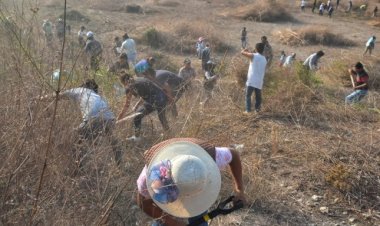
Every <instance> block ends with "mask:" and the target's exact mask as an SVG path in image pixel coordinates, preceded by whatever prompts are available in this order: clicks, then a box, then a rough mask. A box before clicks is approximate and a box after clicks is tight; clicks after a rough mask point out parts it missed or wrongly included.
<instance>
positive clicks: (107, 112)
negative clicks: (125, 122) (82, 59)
mask: <svg viewBox="0 0 380 226" xmlns="http://www.w3.org/2000/svg"><path fill="white" fill-rule="evenodd" d="M62 95H64V96H67V97H69V98H70V99H72V100H74V101H75V102H77V103H79V107H80V110H81V113H82V118H83V121H89V120H90V119H94V118H102V119H114V118H115V116H114V114H113V112H112V111H111V109H110V108H109V107H108V104H107V102H106V101H105V100H104V99H103V98H102V97H101V96H99V95H98V94H97V93H95V92H94V91H92V90H91V89H87V88H82V87H81V88H74V89H69V90H66V91H65V92H63V93H62Z"/></svg>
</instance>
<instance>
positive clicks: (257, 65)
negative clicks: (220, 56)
mask: <svg viewBox="0 0 380 226" xmlns="http://www.w3.org/2000/svg"><path fill="white" fill-rule="evenodd" d="M264 48H265V46H264V43H257V44H256V46H255V51H254V52H253V53H251V52H249V51H248V50H247V49H244V50H242V51H241V54H242V55H243V56H245V57H247V58H248V59H249V60H250V63H249V68H248V75H247V82H246V93H245V112H244V114H250V112H251V96H252V93H253V92H255V97H256V103H255V111H256V112H259V111H260V110H261V101H262V98H261V90H262V88H263V83H264V76H265V69H266V66H267V60H266V58H265V56H264V55H263V53H264Z"/></svg>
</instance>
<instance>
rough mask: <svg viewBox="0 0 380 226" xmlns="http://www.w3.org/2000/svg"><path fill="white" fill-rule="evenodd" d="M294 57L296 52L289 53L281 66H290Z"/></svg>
mask: <svg viewBox="0 0 380 226" xmlns="http://www.w3.org/2000/svg"><path fill="white" fill-rule="evenodd" d="M295 59H296V53H292V54H291V55H289V56H287V57H286V59H285V63H284V64H283V65H282V66H283V67H290V66H291V65H292V64H293V62H294V60H295Z"/></svg>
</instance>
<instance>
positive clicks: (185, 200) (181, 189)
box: [147, 141, 221, 218]
mask: <svg viewBox="0 0 380 226" xmlns="http://www.w3.org/2000/svg"><path fill="white" fill-rule="evenodd" d="M166 171H169V174H170V175H169V174H168V175H169V176H168V177H167V179H164V181H166V182H162V181H158V183H160V184H161V187H160V189H157V186H156V185H157V184H156V182H157V178H158V174H161V177H160V178H162V172H166ZM168 181H170V182H169V183H167V182H168ZM220 186H221V176H220V171H219V169H218V167H217V165H216V163H215V161H214V160H213V159H212V158H211V156H210V155H209V154H208V153H207V152H206V151H205V150H204V149H203V148H202V147H200V146H199V145H197V144H194V143H191V142H184V141H180V142H175V143H171V144H169V145H167V146H165V147H163V148H161V150H159V151H158V152H157V153H156V155H155V156H154V157H153V158H152V160H151V162H150V164H149V165H148V170H147V187H148V191H149V194H150V196H151V197H152V199H153V201H154V202H155V204H157V205H158V206H159V207H160V208H161V209H162V210H163V211H165V212H167V213H169V214H171V215H173V216H176V217H181V218H189V217H194V216H198V215H200V214H201V213H203V212H205V211H206V210H207V209H208V208H210V207H211V205H212V204H213V203H214V202H215V201H216V199H217V197H218V195H219V191H220ZM164 190H165V191H164ZM163 197H164V198H163ZM165 197H166V198H165Z"/></svg>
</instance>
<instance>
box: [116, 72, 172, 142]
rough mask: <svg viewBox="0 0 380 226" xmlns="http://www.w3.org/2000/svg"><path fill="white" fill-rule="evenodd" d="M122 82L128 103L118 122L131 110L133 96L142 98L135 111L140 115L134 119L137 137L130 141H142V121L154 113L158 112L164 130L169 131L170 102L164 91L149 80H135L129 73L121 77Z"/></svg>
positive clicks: (139, 78) (131, 138) (140, 78)
mask: <svg viewBox="0 0 380 226" xmlns="http://www.w3.org/2000/svg"><path fill="white" fill-rule="evenodd" d="M120 81H121V83H122V84H123V85H124V87H125V94H126V101H125V104H124V107H123V110H122V111H121V112H120V114H119V116H118V118H117V119H118V120H120V119H122V118H123V117H124V115H125V113H126V111H127V110H128V108H129V105H130V102H131V99H132V96H135V97H140V100H139V101H138V103H137V104H136V105H135V107H134V109H133V110H134V111H136V112H137V113H140V114H139V115H137V116H135V117H134V119H133V122H134V127H135V135H134V136H132V137H130V138H129V140H135V141H138V140H139V139H140V138H139V137H140V135H141V121H142V119H143V118H144V117H145V116H146V115H148V114H150V113H152V112H153V111H157V113H158V118H159V119H160V122H161V124H162V127H163V129H164V130H168V129H169V126H168V122H167V120H166V112H165V111H166V106H167V103H168V100H167V97H166V95H165V93H164V92H163V91H162V89H161V88H160V87H158V86H157V85H156V84H154V83H153V82H152V81H150V80H149V79H147V78H143V77H137V78H135V79H133V78H132V77H131V76H130V75H129V74H127V73H124V74H122V75H121V76H120Z"/></svg>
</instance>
